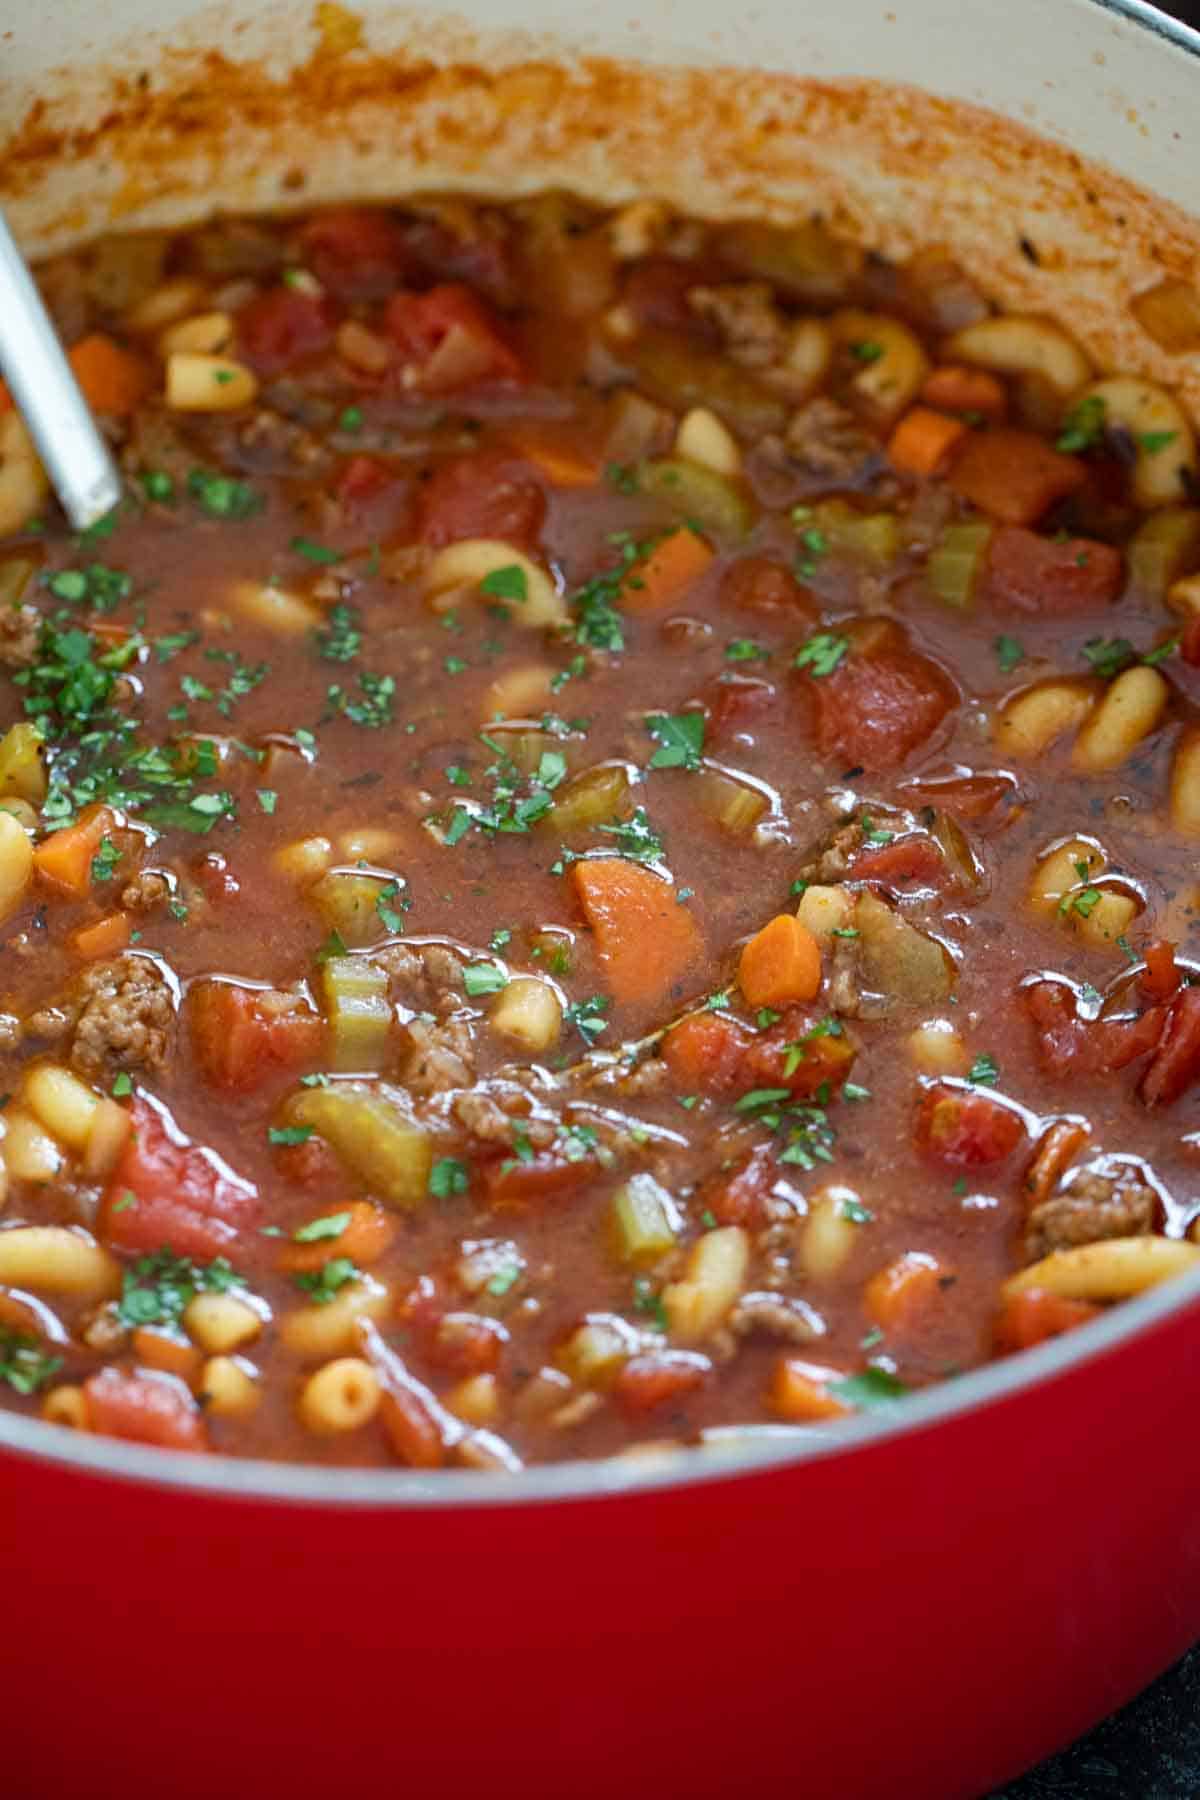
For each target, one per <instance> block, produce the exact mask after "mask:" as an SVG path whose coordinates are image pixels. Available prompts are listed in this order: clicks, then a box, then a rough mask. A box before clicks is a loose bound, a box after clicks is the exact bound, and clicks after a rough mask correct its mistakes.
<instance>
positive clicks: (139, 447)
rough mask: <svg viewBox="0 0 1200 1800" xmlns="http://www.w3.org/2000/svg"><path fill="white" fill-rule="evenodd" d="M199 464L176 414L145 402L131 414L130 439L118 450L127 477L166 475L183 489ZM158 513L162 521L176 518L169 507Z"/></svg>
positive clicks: (164, 507)
mask: <svg viewBox="0 0 1200 1800" xmlns="http://www.w3.org/2000/svg"><path fill="white" fill-rule="evenodd" d="M199 462H200V457H199V455H198V454H197V452H196V451H195V450H194V449H193V448H192V447H191V446H190V445H189V444H188V443H187V441H186V440H185V439H184V437H183V435H182V433H181V430H180V424H179V415H178V414H177V413H169V412H167V411H166V409H165V407H161V406H156V405H155V404H154V402H153V401H146V402H145V403H144V404H143V405H141V406H139V407H138V408H137V410H136V412H134V413H133V414H132V416H131V419H130V431H129V437H128V439H127V440H126V443H125V446H124V448H123V449H122V451H121V464H122V467H123V468H125V469H126V470H127V471H128V472H129V473H130V474H137V473H139V472H140V471H142V470H152V471H153V472H154V473H155V474H162V475H169V476H170V477H171V479H172V481H173V482H174V483H175V486H176V488H177V489H180V490H182V489H184V488H185V487H186V486H187V478H188V473H189V471H190V470H192V469H194V468H195V467H196V466H197V464H198V463H199ZM159 514H160V516H161V517H164V518H174V517H175V516H176V514H175V511H174V510H173V509H172V508H171V507H168V506H162V507H160V508H159Z"/></svg>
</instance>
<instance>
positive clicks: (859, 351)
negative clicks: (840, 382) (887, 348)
mask: <svg viewBox="0 0 1200 1800" xmlns="http://www.w3.org/2000/svg"><path fill="white" fill-rule="evenodd" d="M850 354H851V356H852V357H853V358H854V360H855V362H860V363H866V364H870V363H877V362H878V361H879V359H880V357H881V356H882V355H883V345H882V344H877V343H876V342H875V340H874V339H873V338H863V339H862V340H861V341H860V342H859V343H857V344H851V346H850Z"/></svg>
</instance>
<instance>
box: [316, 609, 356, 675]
mask: <svg viewBox="0 0 1200 1800" xmlns="http://www.w3.org/2000/svg"><path fill="white" fill-rule="evenodd" d="M313 635H314V637H315V638H316V641H317V649H318V651H319V652H320V654H321V655H322V656H323V657H324V658H325V660H326V662H353V660H354V658H355V657H356V656H357V655H358V652H359V649H360V647H361V645H362V632H361V630H360V629H359V615H358V612H357V611H356V609H355V608H354V607H353V606H343V605H341V604H339V605H337V606H331V607H330V609H329V612H328V614H327V615H326V622H325V625H324V626H323V627H322V628H321V629H319V630H317V631H316V632H314V634H313Z"/></svg>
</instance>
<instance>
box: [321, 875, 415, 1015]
mask: <svg viewBox="0 0 1200 1800" xmlns="http://www.w3.org/2000/svg"><path fill="white" fill-rule="evenodd" d="M386 888H391V890H392V892H393V893H394V892H395V883H394V882H391V881H389V880H388V879H387V877H386V876H383V875H368V874H365V873H363V872H362V871H361V870H358V869H331V870H330V871H329V873H328V875H322V877H321V879H320V880H319V881H317V882H314V884H313V886H312V887H310V888H309V890H308V897H309V899H310V900H311V901H312V903H313V905H314V906H315V907H316V909H317V911H318V912H319V913H320V915H321V918H322V919H323V920H324V922H325V924H326V925H327V926H328V927H329V930H330V931H336V932H337V934H338V936H339V937H340V938H341V940H342V942H343V943H344V944H346V945H348V946H349V948H350V949H351V950H357V949H361V947H362V946H363V945H364V944H375V943H378V941H379V939H380V938H381V937H383V936H384V935H385V933H386V931H387V925H386V923H385V922H384V920H383V919H382V918H381V917H380V914H379V901H380V899H381V898H382V896H383V893H384V890H385V889H386ZM385 904H386V903H385ZM356 966H362V965H356ZM384 985H385V986H386V981H385V984H384Z"/></svg>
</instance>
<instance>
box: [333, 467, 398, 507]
mask: <svg viewBox="0 0 1200 1800" xmlns="http://www.w3.org/2000/svg"><path fill="white" fill-rule="evenodd" d="M395 479H396V477H395V474H394V473H393V471H392V470H391V469H389V468H388V466H387V464H386V463H381V462H380V460H379V458H378V457H377V456H352V457H351V458H350V461H349V462H348V463H347V464H346V466H345V468H344V469H343V470H342V472H341V474H340V475H339V476H338V478H337V486H336V488H335V489H334V493H335V495H336V497H337V500H338V502H339V504H340V505H342V506H351V507H353V506H359V505H361V504H362V503H363V502H364V501H367V500H374V499H375V498H376V496H377V495H379V494H381V493H383V491H384V489H385V488H388V487H390V486H391V485H392V483H393V482H394V481H395Z"/></svg>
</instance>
